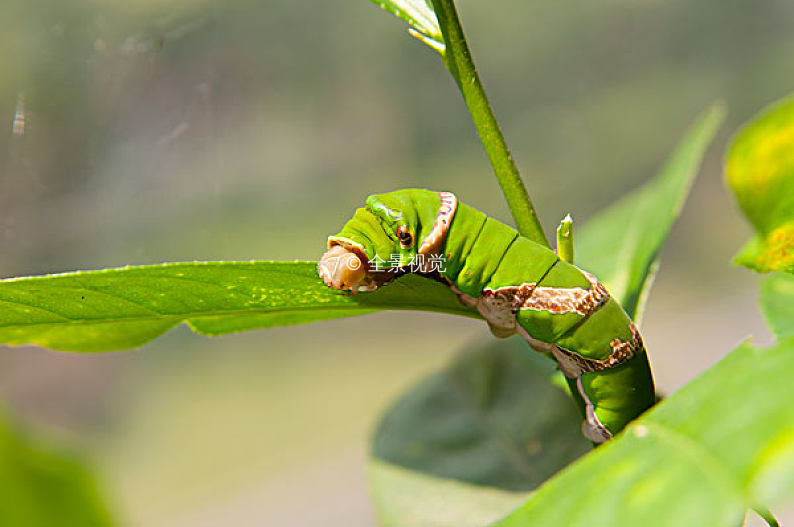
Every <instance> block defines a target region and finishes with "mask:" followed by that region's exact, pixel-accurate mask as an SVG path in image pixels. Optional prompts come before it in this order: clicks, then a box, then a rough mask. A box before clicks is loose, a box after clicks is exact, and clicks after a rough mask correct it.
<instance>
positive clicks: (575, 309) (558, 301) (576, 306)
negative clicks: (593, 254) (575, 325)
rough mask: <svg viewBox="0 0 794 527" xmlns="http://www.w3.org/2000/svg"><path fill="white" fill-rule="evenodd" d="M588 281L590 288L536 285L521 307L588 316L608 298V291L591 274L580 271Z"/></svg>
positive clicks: (559, 313)
mask: <svg viewBox="0 0 794 527" xmlns="http://www.w3.org/2000/svg"><path fill="white" fill-rule="evenodd" d="M582 274H583V275H584V277H585V278H586V279H587V281H588V282H590V285H591V288H590V289H582V288H581V287H568V288H566V287H544V286H540V287H536V288H535V292H534V294H533V295H532V296H530V297H529V298H528V299H527V300H526V301H525V302H524V303H523V304H522V305H521V309H532V310H534V311H548V312H549V313H553V314H555V315H561V314H563V313H578V314H580V315H582V316H585V317H586V316H588V315H590V314H592V313H593V311H595V310H596V309H598V308H599V307H601V306H602V305H604V303H606V301H607V300H609V291H607V289H606V287H604V285H603V284H602V283H601V282H599V281H598V280H597V279H596V278H595V277H594V276H593V275H591V274H590V273H586V272H584V271H582Z"/></svg>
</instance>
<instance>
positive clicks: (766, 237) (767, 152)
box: [725, 96, 794, 273]
mask: <svg viewBox="0 0 794 527" xmlns="http://www.w3.org/2000/svg"><path fill="white" fill-rule="evenodd" d="M725 179H726V180H727V182H728V185H729V186H730V187H731V189H732V190H733V192H734V194H735V195H736V199H737V201H738V202H739V206H740V207H741V208H742V211H744V214H745V215H746V216H747V219H749V220H750V223H752V224H753V227H754V228H755V231H756V235H755V237H754V238H752V239H751V240H750V241H749V242H748V243H747V245H745V247H744V248H743V249H742V250H741V251H740V252H739V254H738V255H737V257H736V263H738V264H740V265H743V266H745V267H749V268H750V269H753V270H755V271H758V272H761V273H768V272H770V271H788V272H794V96H790V97H788V98H787V99H784V100H782V101H779V102H777V103H775V104H773V105H772V106H770V107H769V108H766V109H764V110H763V111H761V112H760V113H759V114H758V115H757V116H756V117H755V118H754V119H753V120H752V121H750V123H749V124H747V125H746V126H745V127H744V128H743V129H742V130H740V131H739V132H738V133H737V135H736V137H735V138H734V140H733V142H732V144H731V146H730V147H729V149H728V152H727V154H726V159H725Z"/></svg>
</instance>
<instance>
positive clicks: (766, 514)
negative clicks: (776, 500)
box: [753, 507, 780, 527]
mask: <svg viewBox="0 0 794 527" xmlns="http://www.w3.org/2000/svg"><path fill="white" fill-rule="evenodd" d="M753 510H754V511H755V512H756V513H757V514H758V515H759V516H760V517H761V518H762V519H763V520H764V521H765V522H766V524H767V525H768V526H769V527H780V523H778V521H777V518H775V515H774V514H772V512H771V511H770V510H769V509H765V508H763V507H755V508H753Z"/></svg>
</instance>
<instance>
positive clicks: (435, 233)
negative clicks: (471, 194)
mask: <svg viewBox="0 0 794 527" xmlns="http://www.w3.org/2000/svg"><path fill="white" fill-rule="evenodd" d="M438 195H439V196H440V197H441V205H439V207H438V214H437V215H436V219H435V221H433V230H431V231H430V234H428V235H427V236H425V239H424V240H422V245H421V246H419V254H423V255H432V254H439V253H440V252H441V246H442V245H443V244H444V239H445V238H446V237H447V232H448V231H449V226H450V225H451V224H452V218H453V216H455V211H456V210H457V209H458V198H456V197H455V194H453V193H452V192H439V193H438Z"/></svg>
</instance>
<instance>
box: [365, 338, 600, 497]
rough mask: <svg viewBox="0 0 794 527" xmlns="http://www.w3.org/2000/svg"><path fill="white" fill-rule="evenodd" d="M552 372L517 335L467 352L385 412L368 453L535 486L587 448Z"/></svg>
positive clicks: (476, 479)
mask: <svg viewBox="0 0 794 527" xmlns="http://www.w3.org/2000/svg"><path fill="white" fill-rule="evenodd" d="M554 372H555V365H554V362H553V361H551V360H549V359H548V358H547V357H545V356H543V355H542V354H540V353H537V352H536V351H533V350H532V349H531V348H529V346H527V344H526V342H524V341H523V340H522V339H520V338H518V337H514V338H512V339H510V340H508V341H491V342H489V343H488V344H487V345H484V346H478V347H476V348H474V349H470V350H468V351H465V352H463V353H461V354H460V355H459V356H458V357H457V358H456V359H455V361H454V362H453V363H452V364H450V365H449V366H448V367H447V368H445V369H444V370H442V371H440V372H438V373H436V374H433V375H431V376H430V377H428V378H426V379H425V380H424V381H422V382H421V383H420V384H419V385H418V386H416V387H415V388H414V389H411V390H409V391H408V392H407V393H406V394H405V395H404V396H403V397H402V398H400V399H399V400H398V401H397V402H396V403H395V404H394V405H393V406H392V407H391V408H390V409H389V410H388V411H387V412H386V414H385V415H384V416H383V419H382V420H381V422H380V424H379V425H378V428H377V430H376V432H375V435H374V438H373V455H374V456H375V457H376V458H378V459H380V460H383V461H388V462H390V463H392V464H395V465H400V466H403V467H406V468H410V469H415V470H421V471H423V472H426V473H429V474H433V475H436V476H440V477H445V478H453V479H457V480H461V481H466V482H469V483H475V484H480V485H489V486H492V487H499V488H503V489H508V490H529V489H533V488H535V487H537V486H538V485H539V484H540V483H542V482H543V481H545V480H546V479H548V478H549V477H550V476H551V475H552V474H554V473H555V472H556V471H557V470H559V469H560V467H563V466H565V465H567V464H568V463H570V462H571V461H572V460H574V459H576V458H578V457H579V456H581V455H582V454H584V453H585V452H587V451H588V450H590V443H589V442H588V441H586V440H585V439H584V437H583V436H582V435H581V434H579V433H578V430H579V426H580V424H581V421H582V419H581V417H580V416H579V414H578V412H577V410H576V407H575V406H574V405H573V404H572V402H571V399H570V397H569V396H568V395H567V394H566V393H565V392H564V391H563V390H561V389H560V388H559V387H557V386H555V385H553V384H551V383H550V382H549V377H551V375H552V374H553V373H554ZM572 432H573V433H572Z"/></svg>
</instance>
